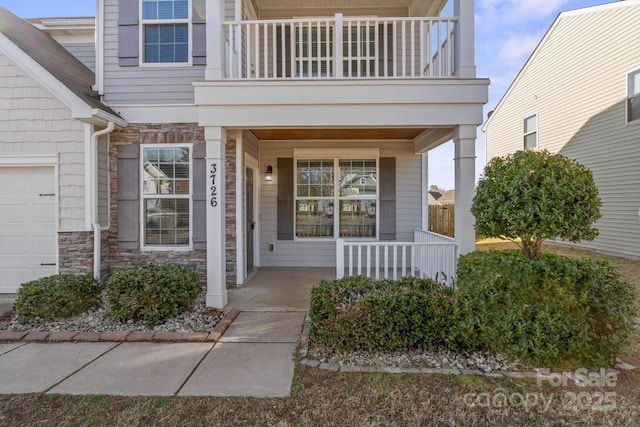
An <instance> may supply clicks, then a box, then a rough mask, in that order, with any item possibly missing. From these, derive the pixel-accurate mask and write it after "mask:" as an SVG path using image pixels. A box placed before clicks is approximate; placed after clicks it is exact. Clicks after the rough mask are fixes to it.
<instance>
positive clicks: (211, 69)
mask: <svg viewBox="0 0 640 427" xmlns="http://www.w3.org/2000/svg"><path fill="white" fill-rule="evenodd" d="M224 5H225V2H224V0H207V7H206V9H207V12H206V13H207V30H206V31H207V68H206V70H205V79H206V80H222V79H223V77H224V61H223V60H222V55H224V52H226V50H225V46H224V34H223V31H222V21H223V20H224V16H225V10H224Z"/></svg>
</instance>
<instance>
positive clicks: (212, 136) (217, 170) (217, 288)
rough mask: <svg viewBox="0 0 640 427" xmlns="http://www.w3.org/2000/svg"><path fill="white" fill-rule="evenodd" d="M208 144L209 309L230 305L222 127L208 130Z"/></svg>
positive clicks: (223, 134)
mask: <svg viewBox="0 0 640 427" xmlns="http://www.w3.org/2000/svg"><path fill="white" fill-rule="evenodd" d="M205 140H206V143H207V153H206V156H205V159H206V162H207V189H208V190H207V297H206V302H207V307H213V308H224V306H225V305H227V273H226V269H227V267H226V246H227V245H226V237H225V235H226V233H225V228H226V221H225V217H226V215H225V167H224V162H225V143H226V140H227V132H226V131H225V129H224V128H222V127H207V128H206V129H205Z"/></svg>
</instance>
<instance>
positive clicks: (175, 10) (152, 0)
mask: <svg viewBox="0 0 640 427" xmlns="http://www.w3.org/2000/svg"><path fill="white" fill-rule="evenodd" d="M142 31H143V35H142V40H143V45H144V62H145V63H149V64H153V63H156V64H158V63H165V64H166V63H169V64H173V63H188V62H189V0H142Z"/></svg>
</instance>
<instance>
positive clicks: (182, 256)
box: [107, 123, 236, 287]
mask: <svg viewBox="0 0 640 427" xmlns="http://www.w3.org/2000/svg"><path fill="white" fill-rule="evenodd" d="M185 142H195V143H205V140H204V128H202V127H200V126H198V125H197V124H195V123H180V124H131V125H129V126H128V127H127V128H125V129H122V130H116V131H114V132H113V133H112V134H111V138H110V144H109V180H110V191H111V200H110V216H111V228H110V230H109V233H108V239H107V241H108V251H107V252H108V254H109V255H108V256H109V269H110V271H113V269H115V268H118V267H126V266H130V265H141V264H148V263H157V264H168V263H171V264H183V265H190V266H193V267H194V268H195V270H196V272H197V273H198V275H199V277H200V279H201V281H202V282H203V283H206V277H207V257H206V250H191V251H184V250H177V251H141V250H139V249H134V250H132V249H120V248H119V247H118V199H117V196H116V195H117V194H118V182H117V177H118V170H117V167H118V158H117V155H118V146H119V145H133V144H172V143H185ZM231 145H233V146H234V150H235V144H234V143H229V144H227V153H229V151H230V150H229V146H231ZM233 158H235V151H234V155H233ZM229 162H232V165H233V166H232V167H230V166H229ZM226 164H227V173H226V181H227V188H228V186H229V184H228V183H229V182H233V180H234V179H235V178H234V177H235V160H234V159H231V158H228V159H227V162H226ZM232 188H234V195H233V197H230V196H229V195H227V198H228V200H230V199H233V200H234V202H233V205H231V204H230V201H227V229H229V227H233V231H232V235H233V238H227V274H228V275H227V286H228V287H231V286H235V281H236V279H235V253H236V249H235V248H236V242H235V185H234V186H232ZM231 206H232V207H233V213H229V211H228V209H229V208H230V207H231ZM227 236H229V231H228V232H227ZM230 265H232V269H231V267H230Z"/></svg>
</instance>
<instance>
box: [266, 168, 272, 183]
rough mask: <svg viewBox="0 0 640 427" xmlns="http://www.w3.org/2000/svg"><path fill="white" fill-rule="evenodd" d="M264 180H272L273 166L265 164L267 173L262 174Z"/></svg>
mask: <svg viewBox="0 0 640 427" xmlns="http://www.w3.org/2000/svg"><path fill="white" fill-rule="evenodd" d="M264 180H265V181H267V182H271V181H273V166H271V165H269V166H267V173H266V174H265V175H264Z"/></svg>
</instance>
